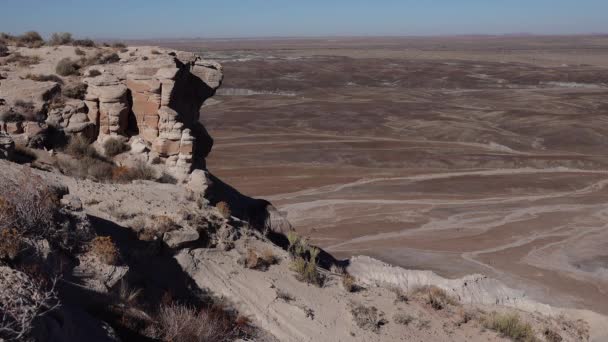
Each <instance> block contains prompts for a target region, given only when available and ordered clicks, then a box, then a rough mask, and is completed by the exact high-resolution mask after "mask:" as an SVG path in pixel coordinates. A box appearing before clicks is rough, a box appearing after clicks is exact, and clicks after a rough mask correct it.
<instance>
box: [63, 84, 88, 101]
mask: <svg viewBox="0 0 608 342" xmlns="http://www.w3.org/2000/svg"><path fill="white" fill-rule="evenodd" d="M61 94H62V95H63V96H65V97H69V98H72V99H77V100H84V97H85V95H86V94H87V85H86V84H84V83H76V84H74V85H71V86H68V87H65V88H64V89H62V90H61Z"/></svg>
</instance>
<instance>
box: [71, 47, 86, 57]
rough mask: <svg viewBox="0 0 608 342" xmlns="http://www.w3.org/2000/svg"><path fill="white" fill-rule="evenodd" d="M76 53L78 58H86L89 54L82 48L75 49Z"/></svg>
mask: <svg viewBox="0 0 608 342" xmlns="http://www.w3.org/2000/svg"><path fill="white" fill-rule="evenodd" d="M74 53H75V54H76V55H77V56H86V54H87V53H86V52H84V50H82V49H81V48H75V49H74Z"/></svg>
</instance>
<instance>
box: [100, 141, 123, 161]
mask: <svg viewBox="0 0 608 342" xmlns="http://www.w3.org/2000/svg"><path fill="white" fill-rule="evenodd" d="M103 150H104V151H105V154H106V156H108V157H114V156H117V155H119V154H121V153H123V152H125V151H127V150H128V146H127V145H126V144H125V143H123V142H122V140H119V139H115V138H109V139H107V140H106V141H105V142H104V143H103Z"/></svg>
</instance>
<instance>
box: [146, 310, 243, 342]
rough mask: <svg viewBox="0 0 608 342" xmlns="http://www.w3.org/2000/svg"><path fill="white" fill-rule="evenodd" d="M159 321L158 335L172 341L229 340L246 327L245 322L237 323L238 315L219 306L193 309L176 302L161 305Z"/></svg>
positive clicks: (239, 334) (238, 334) (237, 335)
mask: <svg viewBox="0 0 608 342" xmlns="http://www.w3.org/2000/svg"><path fill="white" fill-rule="evenodd" d="M237 318H238V317H237ZM158 321H159V325H160V331H161V334H160V335H161V336H160V337H161V338H162V340H163V341H172V342H193V341H201V342H204V341H209V342H211V341H218V342H219V341H232V340H234V339H236V338H238V337H239V336H241V335H243V332H244V331H243V330H245V329H247V327H246V326H244V325H246V324H242V323H243V322H240V323H241V324H237V323H239V322H237V319H232V318H231V317H230V315H229V314H227V313H226V312H224V311H223V310H222V309H221V308H218V307H213V308H210V309H202V310H196V309H194V308H191V307H187V306H184V305H178V304H170V305H163V306H161V308H160V310H159V314H158ZM247 322H248V321H247ZM247 322H245V323H247Z"/></svg>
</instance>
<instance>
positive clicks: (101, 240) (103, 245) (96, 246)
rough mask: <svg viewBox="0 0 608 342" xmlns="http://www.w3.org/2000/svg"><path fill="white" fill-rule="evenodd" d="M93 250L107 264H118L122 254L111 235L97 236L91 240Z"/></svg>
mask: <svg viewBox="0 0 608 342" xmlns="http://www.w3.org/2000/svg"><path fill="white" fill-rule="evenodd" d="M91 252H92V253H93V254H94V255H95V256H97V257H98V258H99V260H100V261H101V262H103V263H104V264H107V265H116V264H117V263H118V259H119V257H120V254H119V252H118V247H116V245H115V244H114V241H112V238H111V237H109V236H97V237H95V238H94V239H93V241H91Z"/></svg>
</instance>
